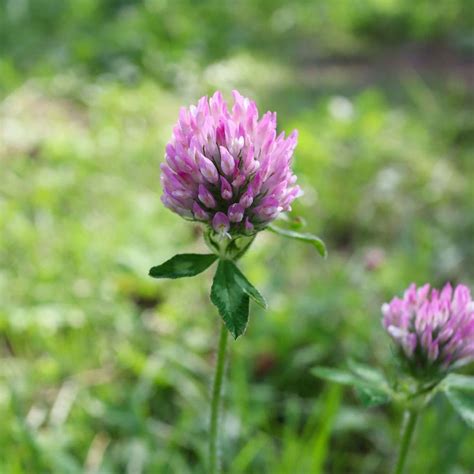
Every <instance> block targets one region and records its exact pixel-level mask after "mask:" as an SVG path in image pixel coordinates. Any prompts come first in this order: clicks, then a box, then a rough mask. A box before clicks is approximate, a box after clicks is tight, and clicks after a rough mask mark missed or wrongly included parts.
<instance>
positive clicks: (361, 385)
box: [311, 365, 391, 406]
mask: <svg viewBox="0 0 474 474" xmlns="http://www.w3.org/2000/svg"><path fill="white" fill-rule="evenodd" d="M357 367H358V369H360V368H362V367H364V368H365V366H360V365H357ZM365 369H367V368H365ZM311 373H312V374H313V375H316V376H317V377H320V378H323V379H325V380H330V381H331V382H335V383H339V384H342V385H351V386H352V387H354V388H355V390H356V393H357V395H358V397H359V399H360V401H361V403H362V404H363V405H365V406H376V405H382V404H384V403H387V402H388V401H390V398H391V393H390V389H389V388H388V386H387V385H386V383H385V380H382V381H381V380H380V379H378V377H377V380H375V379H374V377H373V374H371V375H370V378H363V377H361V375H360V374H357V373H352V372H349V371H346V370H340V369H332V368H328V367H315V368H313V369H312V370H311ZM364 375H367V374H366V373H365V372H364Z"/></svg>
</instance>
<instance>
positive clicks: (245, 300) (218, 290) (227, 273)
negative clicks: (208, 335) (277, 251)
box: [211, 260, 249, 339]
mask: <svg viewBox="0 0 474 474" xmlns="http://www.w3.org/2000/svg"><path fill="white" fill-rule="evenodd" d="M234 267H235V265H234V264H233V263H232V262H231V261H230V260H219V265H218V267H217V271H216V274H215V275H214V281H213V283H212V288H211V301H212V302H213V303H214V304H215V305H216V306H217V309H218V310H219V314H220V315H221V316H222V319H223V320H224V324H225V325H226V327H227V329H228V330H229V331H230V333H231V334H232V336H233V337H234V339H237V338H238V337H239V336H240V335H241V334H242V333H243V332H244V331H245V328H246V327H247V322H248V318H249V296H248V294H247V293H246V292H245V291H244V290H243V289H242V288H241V286H240V285H239V284H238V283H237V281H236V278H235V271H234Z"/></svg>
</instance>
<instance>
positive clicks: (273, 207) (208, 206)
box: [161, 91, 301, 238]
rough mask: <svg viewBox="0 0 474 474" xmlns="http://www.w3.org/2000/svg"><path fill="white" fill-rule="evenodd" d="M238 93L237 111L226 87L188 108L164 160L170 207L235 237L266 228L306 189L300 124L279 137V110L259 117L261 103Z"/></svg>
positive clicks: (165, 200)
mask: <svg viewBox="0 0 474 474" xmlns="http://www.w3.org/2000/svg"><path fill="white" fill-rule="evenodd" d="M233 96H234V105H233V107H232V109H231V110H229V108H228V107H227V104H226V102H225V101H224V99H223V98H222V95H221V93H220V92H216V93H215V94H214V95H213V96H212V97H211V98H210V99H209V100H208V99H207V97H202V98H201V99H200V100H199V102H198V104H197V106H194V105H193V106H191V107H190V108H189V109H186V108H184V107H183V108H182V109H181V111H180V114H179V120H178V123H177V124H176V125H175V127H174V129H173V135H172V138H171V141H170V142H169V143H168V145H167V146H166V155H165V159H166V163H164V164H162V165H161V170H162V175H161V180H162V184H163V190H164V191H163V195H162V198H161V199H162V201H163V203H164V205H165V206H166V207H168V208H169V209H171V210H172V211H174V212H176V213H177V214H179V215H181V216H183V217H185V218H188V219H193V220H196V221H201V222H205V223H207V224H209V225H210V226H211V227H212V229H213V230H214V232H216V233H218V234H220V235H221V236H227V237H229V238H230V237H231V236H236V235H252V234H255V233H256V232H258V231H259V230H262V229H263V228H265V227H266V226H267V225H268V224H269V223H270V222H271V221H272V220H274V219H275V218H276V217H277V216H278V214H279V213H280V212H283V211H289V210H291V203H292V201H293V200H294V199H295V198H296V197H298V196H299V195H300V194H301V190H300V188H299V186H297V185H295V182H296V176H295V175H294V174H293V172H292V170H291V161H292V157H293V151H294V149H295V147H296V143H297V132H296V130H295V131H293V132H292V133H291V135H290V136H289V137H287V138H285V133H284V132H282V133H281V134H279V135H278V136H277V133H276V113H274V112H267V113H266V114H264V115H263V117H262V118H261V119H260V120H259V117H258V110H257V106H256V104H255V102H253V101H251V100H249V99H248V98H246V97H243V96H241V95H240V94H239V93H238V92H237V91H233Z"/></svg>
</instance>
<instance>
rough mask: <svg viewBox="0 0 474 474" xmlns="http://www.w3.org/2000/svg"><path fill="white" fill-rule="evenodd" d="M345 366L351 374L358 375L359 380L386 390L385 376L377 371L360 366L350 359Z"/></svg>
mask: <svg viewBox="0 0 474 474" xmlns="http://www.w3.org/2000/svg"><path fill="white" fill-rule="evenodd" d="M347 365H348V366H349V369H350V370H351V372H353V373H354V374H356V375H358V376H359V377H360V378H362V379H364V380H366V381H367V382H370V383H372V384H374V385H378V386H380V387H387V388H388V384H387V380H386V379H385V376H384V375H383V374H382V373H381V372H380V371H378V370H377V369H374V368H373V367H369V366H368V365H364V364H360V363H359V362H355V361H354V360H352V359H349V360H348V362H347Z"/></svg>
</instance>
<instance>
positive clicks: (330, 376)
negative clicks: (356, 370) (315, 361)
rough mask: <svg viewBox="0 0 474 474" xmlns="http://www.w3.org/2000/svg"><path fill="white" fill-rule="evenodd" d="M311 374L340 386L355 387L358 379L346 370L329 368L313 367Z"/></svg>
mask: <svg viewBox="0 0 474 474" xmlns="http://www.w3.org/2000/svg"><path fill="white" fill-rule="evenodd" d="M311 373H312V374H313V375H315V376H316V377H319V378H321V379H325V380H329V381H331V382H336V383H340V384H342V385H356V384H357V381H358V379H357V378H356V377H355V376H354V374H352V373H351V372H348V371H347V370H340V369H332V368H330V367H314V368H313V369H311Z"/></svg>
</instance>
